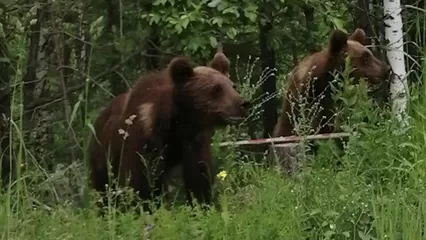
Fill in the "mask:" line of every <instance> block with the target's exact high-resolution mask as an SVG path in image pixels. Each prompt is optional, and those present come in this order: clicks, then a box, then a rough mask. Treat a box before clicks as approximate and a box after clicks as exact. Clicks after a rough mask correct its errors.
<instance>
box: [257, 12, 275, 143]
mask: <svg viewBox="0 0 426 240" xmlns="http://www.w3.org/2000/svg"><path fill="white" fill-rule="evenodd" d="M263 6H264V4H261V5H260V7H259V9H260V13H259V15H263V14H265V12H264V7H263ZM258 24H259V32H260V34H259V44H260V61H261V68H262V69H266V68H269V69H275V63H276V60H275V59H276V58H275V50H273V49H272V48H271V47H270V46H268V37H269V34H270V32H271V30H272V22H270V21H267V20H266V19H259V23H258ZM267 77H268V78H269V79H267V80H266V81H264V82H263V83H262V90H263V94H264V96H265V98H266V99H268V100H267V101H263V106H262V107H263V110H264V112H263V137H265V138H269V137H270V136H272V132H273V131H274V127H275V123H276V122H277V104H276V98H275V96H274V95H275V94H276V91H277V87H276V76H275V74H270V75H269V76H267Z"/></svg>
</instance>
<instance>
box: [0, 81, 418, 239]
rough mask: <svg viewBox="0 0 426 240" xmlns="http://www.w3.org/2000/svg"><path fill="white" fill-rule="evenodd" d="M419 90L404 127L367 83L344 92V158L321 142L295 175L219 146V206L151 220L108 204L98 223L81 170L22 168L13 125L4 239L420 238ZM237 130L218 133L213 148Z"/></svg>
mask: <svg viewBox="0 0 426 240" xmlns="http://www.w3.org/2000/svg"><path fill="white" fill-rule="evenodd" d="M17 92H19V89H18V90H17ZM243 92H244V91H243ZM419 92H421V91H417V92H415V93H412V95H411V96H410V98H409V104H408V107H409V108H408V113H409V116H408V117H407V119H408V121H409V124H408V125H406V126H404V125H401V124H399V123H398V122H397V121H396V120H394V119H393V118H392V114H391V113H390V111H389V110H388V108H378V107H374V105H373V103H372V101H371V100H369V98H367V95H366V88H365V84H359V85H356V86H355V87H348V88H347V89H346V90H345V92H342V93H341V94H340V95H339V96H341V99H346V101H343V102H344V104H345V111H344V112H343V113H344V115H345V116H346V120H347V121H345V124H344V129H345V130H346V131H348V132H353V134H352V136H351V137H350V140H349V142H348V144H347V146H346V150H345V154H344V155H342V156H341V155H339V154H337V152H336V149H335V147H334V145H333V143H332V141H329V142H327V141H326V142H322V143H321V148H320V149H319V152H318V153H317V154H316V155H315V156H309V155H308V156H306V158H304V160H305V161H303V162H301V163H302V164H301V167H300V169H299V170H298V172H297V174H295V175H294V176H288V175H286V174H284V172H283V171H282V169H281V168H280V167H279V165H277V166H275V167H269V168H267V167H265V166H264V162H265V161H264V159H262V156H260V157H258V158H257V161H255V159H254V157H253V156H252V155H250V154H246V153H240V152H237V151H236V150H235V149H232V148H230V149H225V150H224V149H219V148H218V147H217V145H214V146H213V147H214V149H213V150H214V155H215V158H216V160H217V162H216V163H215V165H216V168H217V169H216V170H217V171H216V172H218V171H219V169H223V170H225V171H226V177H224V178H223V179H221V178H219V177H218V178H217V181H216V184H215V186H214V189H215V198H216V203H217V205H216V206H214V207H212V208H211V209H210V210H208V211H207V212H202V211H201V210H199V209H195V210H192V209H190V208H188V207H186V206H185V205H184V204H180V203H178V202H177V203H176V204H175V205H174V206H171V204H164V205H162V207H161V208H160V209H159V210H157V211H155V212H154V214H153V215H147V214H135V213H134V212H133V211H128V212H119V211H118V210H117V209H115V208H113V207H110V208H109V209H108V214H107V215H106V216H104V218H102V217H100V216H99V215H98V213H97V209H96V207H95V206H94V204H95V201H96V198H94V197H91V196H93V195H92V193H91V192H90V191H86V190H87V188H85V187H84V183H85V173H86V172H87V171H85V169H86V168H85V167H84V164H71V165H70V166H63V165H58V166H57V167H56V169H55V171H54V173H53V174H51V173H47V172H46V171H45V170H44V169H42V168H37V167H35V168H31V169H28V170H25V169H26V167H25V165H26V164H28V163H31V162H34V159H33V158H34V157H33V155H32V154H31V153H30V152H29V151H26V144H25V141H24V140H23V139H22V138H19V136H20V135H19V129H20V128H21V127H20V126H19V124H18V123H16V124H12V128H13V129H12V130H13V132H14V137H15V138H17V139H18V142H19V144H18V145H19V146H18V147H17V149H18V152H17V161H18V163H17V164H18V166H20V167H19V168H18V172H17V174H18V176H19V179H20V181H17V182H15V183H14V184H13V186H12V187H10V188H9V189H8V191H6V192H4V193H2V195H0V198H1V207H0V233H1V239H11V240H12V239H13V240H25V239H31V240H33V239H44V240H49V239H60V240H65V239H185V240H186V239H232V240H237V239H256V240H257V239H268V240H269V239H291V240H293V239H294V240H297V239H362V240H367V239H423V232H424V229H425V227H426V190H425V182H426V163H425V160H426V148H425V144H426V114H424V113H425V112H426V104H424V103H423V101H424V100H423V99H422V98H421V97H418V96H422V95H423V94H420V93H419ZM345 94H346V95H345ZM15 95H16V96H19V94H15ZM16 107H17V108H18V109H19V106H16ZM256 111H257V110H256ZM16 112H18V115H19V111H16ZM96 114H97V111H94V112H93V116H96ZM91 121H93V120H91ZM234 130H235V129H234ZM236 132H238V131H236ZM86 133H87V135H88V134H90V131H86ZM233 133H235V131H231V130H230V129H229V128H227V129H224V130H220V131H218V133H217V134H216V135H215V143H218V142H220V141H222V140H223V139H225V138H229V135H230V134H233ZM15 141H16V139H15ZM86 142H87V141H86ZM82 149H83V150H84V148H82ZM83 150H82V151H83ZM83 153H84V151H83ZM83 155H84V154H83ZM337 161H340V162H341V166H340V168H339V170H337V169H336V162H337ZM24 170H25V171H24ZM86 170H87V169H86ZM176 186H179V185H176ZM176 189H178V190H179V188H176ZM176 193H177V195H179V192H176ZM172 198H173V196H172Z"/></svg>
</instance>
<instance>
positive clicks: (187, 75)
mask: <svg viewBox="0 0 426 240" xmlns="http://www.w3.org/2000/svg"><path fill="white" fill-rule="evenodd" d="M228 69H229V60H228V58H226V56H225V55H224V54H223V53H222V52H221V51H219V52H218V53H216V55H215V57H214V58H213V60H212V61H211V62H210V63H209V65H208V66H198V67H192V66H191V65H190V63H189V61H188V60H187V59H186V58H184V57H176V58H174V59H172V61H171V62H170V63H169V65H168V67H167V68H166V69H164V70H162V71H160V72H155V73H151V74H148V75H146V76H142V77H141V78H140V79H138V80H137V81H136V83H135V84H134V86H133V88H132V89H131V90H129V91H128V92H126V93H123V94H121V95H119V96H117V97H115V98H114V99H113V100H112V102H111V103H110V104H109V106H108V107H107V108H106V109H105V110H103V111H102V112H101V114H100V115H99V117H98V118H97V120H96V123H95V131H96V138H95V140H94V141H93V142H92V145H91V146H90V167H91V181H92V186H93V187H94V189H96V190H97V191H99V192H100V193H105V191H106V187H105V186H106V185H107V184H109V177H108V175H107V173H108V170H107V169H108V164H107V158H108V159H109V162H110V164H111V167H112V169H111V172H112V174H113V176H112V179H113V180H114V179H118V180H117V181H118V185H119V186H124V185H127V184H128V185H130V187H132V188H133V189H134V191H135V192H136V193H137V195H138V196H139V197H140V198H141V199H142V200H149V199H152V198H154V197H158V196H160V195H161V193H162V187H163V181H164V179H165V176H166V175H167V174H168V172H169V171H170V170H171V169H172V168H173V167H175V166H176V165H178V164H182V165H183V171H184V173H183V176H184V185H185V188H186V191H187V197H188V200H189V201H190V202H191V201H192V199H191V196H194V197H195V198H196V200H198V202H199V203H205V204H209V203H211V184H212V181H213V179H214V178H213V176H212V174H211V173H210V170H211V165H212V163H211V141H212V135H213V132H214V129H215V128H216V127H219V126H225V125H228V124H236V123H239V122H240V121H241V120H243V119H244V118H245V116H246V114H247V113H246V112H247V106H248V101H246V100H245V99H243V98H242V97H241V96H240V94H239V93H238V92H237V91H236V90H235V86H234V84H233V82H232V81H231V80H230V79H229V77H228V76H229V75H228ZM104 197H105V196H104ZM143 206H144V210H145V211H150V208H149V207H148V205H147V204H144V205H143Z"/></svg>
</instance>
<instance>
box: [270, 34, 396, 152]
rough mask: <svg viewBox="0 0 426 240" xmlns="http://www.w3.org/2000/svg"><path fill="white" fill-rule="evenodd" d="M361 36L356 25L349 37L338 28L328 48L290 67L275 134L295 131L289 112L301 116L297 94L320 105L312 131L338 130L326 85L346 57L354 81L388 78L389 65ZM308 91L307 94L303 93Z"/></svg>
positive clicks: (333, 106) (377, 81)
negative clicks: (365, 44)
mask: <svg viewBox="0 0 426 240" xmlns="http://www.w3.org/2000/svg"><path fill="white" fill-rule="evenodd" d="M364 39H365V33H364V31H363V30H362V29H359V28H358V29H356V30H355V32H354V33H353V34H352V35H351V36H349V37H348V36H347V35H346V34H345V33H344V32H342V31H340V30H334V31H333V33H332V34H331V37H330V39H329V43H328V47H327V48H325V49H323V50H321V51H318V52H315V53H313V54H310V55H308V56H307V57H305V58H304V59H303V60H302V61H301V62H300V63H299V64H298V65H297V66H296V67H295V68H294V69H293V71H292V72H291V73H290V75H289V78H288V80H287V83H286V87H285V88H286V89H285V94H284V98H283V102H282V107H281V113H280V117H279V119H278V121H277V124H276V125H275V129H274V133H273V136H274V137H281V136H290V135H294V134H296V133H295V129H294V128H295V126H294V123H293V122H292V121H291V120H290V117H289V115H290V116H292V118H291V119H297V118H298V117H299V116H300V109H297V108H298V103H297V102H296V101H297V100H295V99H298V97H299V96H300V94H302V96H304V97H307V99H308V100H307V102H309V103H313V102H317V104H319V106H320V107H321V109H319V110H317V111H316V113H318V114H316V116H315V117H313V119H310V120H311V126H310V127H311V129H312V130H313V131H318V133H320V134H321V133H331V132H333V131H336V130H337V129H335V128H334V127H333V117H334V114H335V112H334V110H335V104H334V102H333V99H332V89H331V88H330V86H329V84H330V83H331V82H332V81H333V80H334V75H333V72H334V71H342V70H343V69H344V67H345V58H346V57H349V58H350V62H351V67H352V69H351V70H352V71H351V77H353V78H354V81H358V80H359V79H360V78H365V79H367V82H368V83H370V84H378V83H381V82H382V81H383V80H384V79H386V78H387V77H388V73H389V70H390V69H389V67H388V65H387V64H385V63H384V62H382V61H380V60H379V59H377V58H376V57H375V56H374V55H373V53H372V52H371V51H370V50H369V49H368V48H367V47H365V46H364V45H363V43H364ZM307 90H308V91H309V92H308V94H306V91H307ZM320 95H322V96H320ZM309 107H310V106H307V108H309ZM293 114H295V116H294V115H293ZM305 116H306V115H305ZM310 134H312V133H310ZM340 147H342V146H340Z"/></svg>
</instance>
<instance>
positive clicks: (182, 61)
mask: <svg viewBox="0 0 426 240" xmlns="http://www.w3.org/2000/svg"><path fill="white" fill-rule="evenodd" d="M168 71H169V74H170V77H171V78H172V81H173V82H175V83H185V82H187V81H189V80H190V78H191V77H192V76H194V69H193V67H192V66H191V64H190V63H189V61H188V59H187V58H186V57H175V58H173V59H172V61H170V63H169V67H168Z"/></svg>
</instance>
